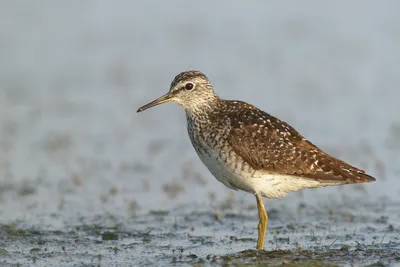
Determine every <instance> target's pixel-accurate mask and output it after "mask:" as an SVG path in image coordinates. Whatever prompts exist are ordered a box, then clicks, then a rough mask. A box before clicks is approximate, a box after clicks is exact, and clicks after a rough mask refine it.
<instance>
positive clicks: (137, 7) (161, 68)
mask: <svg viewBox="0 0 400 267" xmlns="http://www.w3.org/2000/svg"><path fill="white" fill-rule="evenodd" d="M360 3H361V2H360ZM360 3H357V1H356V2H351V3H349V2H347V1H346V2H340V1H339V2H338V1H335V2H332V3H330V4H329V5H328V4H327V3H324V4H321V2H320V1H302V2H301V4H300V3H297V2H296V3H295V2H293V3H292V5H290V6H288V5H287V4H284V3H281V2H279V3H278V2H276V3H268V2H264V1H259V2H257V3H254V6H253V5H249V4H248V3H247V2H243V3H242V2H240V3H239V2H238V3H236V4H231V3H229V6H230V11H229V12H228V11H227V9H226V6H227V4H226V3H225V4H224V3H222V2H221V3H219V2H218V3H216V2H214V1H202V4H201V6H199V7H198V8H193V6H192V4H189V3H188V2H187V1H173V2H171V1H169V2H168V4H167V2H165V3H163V4H161V2H160V3H159V5H161V6H159V8H157V9H154V7H153V4H150V2H143V3H139V2H137V1H125V2H124V1H118V2H110V1H85V2H83V1H78V2H70V1H68V2H64V3H61V2H55V1H46V4H45V5H43V6H42V7H41V8H38V6H37V5H36V4H34V3H33V2H29V3H28V2H27V3H25V4H24V5H20V4H18V3H17V2H16V1H8V2H7V3H6V2H4V1H3V2H2V3H1V4H0V58H1V60H0V235H1V238H0V266H169V265H177V266H209V265H216V266H229V265H234V266H238V265H239V266H240V265H245V264H250V265H258V266H274V265H285V266H328V265H333V266H335V265H337V266H399V264H400V254H399V251H400V240H399V239H400V223H399V222H400V183H399V181H400V180H399V178H400V167H399V166H400V119H399V114H400V111H399V105H398V102H399V101H398V100H399V99H400V90H399V88H400V76H399V75H398V69H399V62H400V54H399V53H398V47H400V16H398V10H400V5H399V2H398V1H385V2H384V3H383V2H382V3H381V2H367V1H362V4H360ZM187 69H200V70H202V71H204V72H205V73H206V74H207V75H208V76H209V78H210V79H211V81H212V82H213V84H214V86H215V89H216V91H217V93H218V94H220V95H221V96H222V97H224V98H230V99H242V100H245V101H248V102H251V103H253V104H255V105H257V106H258V107H260V108H262V109H263V110H266V111H268V112H269V113H271V114H273V115H276V116H278V117H279V118H281V119H283V120H285V121H287V122H288V123H290V124H292V125H293V126H294V127H295V128H297V129H298V130H299V131H300V132H301V133H302V134H303V135H304V136H306V137H307V138H309V139H310V140H311V141H312V142H313V143H315V144H316V145H318V146H320V147H321V148H323V149H324V150H326V151H327V152H329V153H331V154H332V155H334V156H337V157H340V158H341V159H343V160H345V161H348V162H350V163H351V164H352V165H355V166H358V167H360V168H363V169H365V170H367V171H368V173H370V174H371V175H373V176H375V177H376V178H377V181H376V182H374V183H370V184H365V185H351V186H342V187H334V188H323V189H313V190H305V191H302V192H296V193H292V194H289V195H288V196H287V197H285V198H283V199H280V200H267V199H266V200H265V206H266V208H267V210H268V213H269V227H268V231H267V240H266V245H265V250H264V251H259V252H258V251H255V250H254V248H255V245H256V239H257V223H258V216H257V209H256V201H255V198H254V196H252V195H250V194H246V193H244V192H236V191H231V190H229V189H227V188H225V187H224V186H223V185H222V184H220V183H219V182H218V181H216V179H215V178H214V177H212V176H211V175H210V174H209V172H208V170H207V169H206V168H205V167H204V166H203V165H202V163H201V162H200V161H199V159H198V158H197V155H196V154H195V152H194V150H193V148H192V147H191V144H190V141H189V139H188V137H187V134H186V129H185V118H184V113H183V111H182V110H181V109H180V108H179V107H177V106H174V105H172V104H166V105H163V106H160V107H157V108H154V109H152V110H149V111H146V112H144V113H141V114H136V110H137V108H138V107H139V106H141V105H143V104H145V103H147V102H149V101H151V100H153V99H154V98H156V97H158V96H160V95H161V94H164V93H165V92H166V91H167V90H168V87H169V84H170V82H171V80H172V79H173V77H174V76H175V75H176V74H177V73H178V72H180V71H182V70H187Z"/></svg>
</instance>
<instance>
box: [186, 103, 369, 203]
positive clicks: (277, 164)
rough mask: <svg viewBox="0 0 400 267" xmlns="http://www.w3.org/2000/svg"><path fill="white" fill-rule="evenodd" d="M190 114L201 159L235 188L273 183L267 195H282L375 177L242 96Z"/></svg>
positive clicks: (190, 126) (191, 133) (192, 135)
mask: <svg viewBox="0 0 400 267" xmlns="http://www.w3.org/2000/svg"><path fill="white" fill-rule="evenodd" d="M187 118H188V132H189V136H190V139H191V141H192V143H193V145H194V147H195V149H196V151H197V153H198V154H199V156H200V158H201V159H202V161H203V163H204V164H205V165H206V166H207V167H208V168H209V169H210V171H211V172H212V173H213V175H214V176H215V177H216V178H217V179H218V180H220V181H221V182H223V183H224V184H225V185H227V186H228V187H231V188H235V189H241V190H245V191H262V190H264V191H265V189H262V188H264V187H271V188H272V189H273V187H274V186H275V187H276V188H275V189H276V190H275V191H276V192H275V191H274V190H272V191H271V192H269V193H263V195H264V196H266V197H280V196H283V195H285V194H286V193H288V192H290V191H296V190H299V189H303V188H307V187H322V186H328V185H339V184H345V183H363V182H369V181H373V180H375V179H374V178H372V177H371V176H369V175H367V174H366V173H365V172H364V171H363V170H360V169H358V168H355V167H353V166H351V165H349V164H347V163H345V162H344V161H341V160H339V159H336V158H334V157H332V156H330V155H328V154H327V153H325V152H323V151H322V150H321V149H319V148H318V147H317V146H315V145H314V144H312V143H311V142H309V141H308V140H306V139H305V138H304V137H303V136H302V135H301V134H300V133H298V132H297V131H296V130H295V129H294V128H293V127H291V126H290V125H288V124H287V123H285V122H283V121H281V120H279V119H277V118H276V117H274V116H271V115H269V114H268V113H266V112H264V111H262V110H260V109H258V108H256V107H254V106H252V105H250V104H248V103H245V102H242V101H229V100H221V102H220V103H219V104H218V107H215V108H213V109H212V110H209V111H208V112H207V113H202V116H201V117H198V116H196V114H188V113H187ZM221 176H228V177H221ZM241 179H242V180H241ZM243 179H244V181H243ZM246 181H247V182H248V183H250V184H248V183H247V182H246ZM268 181H269V182H268ZM243 182H245V183H247V184H243ZM238 183H239V184H238ZM284 184H286V187H285V186H283V185H284ZM241 187H242V188H241ZM243 187H244V188H243ZM251 187H253V189H251ZM268 190H269V189H268ZM268 190H267V191H268ZM253 193H256V192H253ZM261 193H262V192H261Z"/></svg>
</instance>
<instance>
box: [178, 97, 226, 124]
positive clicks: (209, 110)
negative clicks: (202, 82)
mask: <svg viewBox="0 0 400 267" xmlns="http://www.w3.org/2000/svg"><path fill="white" fill-rule="evenodd" d="M223 105H224V102H223V100H222V99H221V98H219V97H218V96H217V95H215V96H210V97H209V98H207V99H201V100H200V101H196V103H195V104H193V105H191V106H189V107H186V108H185V111H186V115H187V116H189V117H191V118H192V119H194V120H200V121H210V119H211V118H212V117H213V116H215V115H217V114H218V113H219V112H220V111H221V109H222V106H223Z"/></svg>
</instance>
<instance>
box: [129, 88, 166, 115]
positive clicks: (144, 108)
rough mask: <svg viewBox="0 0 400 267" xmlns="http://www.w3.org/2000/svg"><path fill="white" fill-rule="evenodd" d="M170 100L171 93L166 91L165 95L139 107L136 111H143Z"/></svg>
mask: <svg viewBox="0 0 400 267" xmlns="http://www.w3.org/2000/svg"><path fill="white" fill-rule="evenodd" d="M170 100H171V94H170V93H166V94H165V95H163V96H161V97H159V98H157V99H156V100H154V101H152V102H150V103H148V104H146V105H144V106H143V107H140V108H139V109H138V110H137V111H136V112H138V113H139V112H142V111H144V110H146V109H148V108H152V107H154V106H157V105H160V104H162V103H165V102H169V101H170Z"/></svg>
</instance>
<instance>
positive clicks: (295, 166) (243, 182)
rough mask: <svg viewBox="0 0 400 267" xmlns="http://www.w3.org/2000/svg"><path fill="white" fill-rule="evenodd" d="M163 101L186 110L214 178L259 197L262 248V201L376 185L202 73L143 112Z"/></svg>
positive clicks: (179, 82) (190, 75)
mask: <svg viewBox="0 0 400 267" xmlns="http://www.w3.org/2000/svg"><path fill="white" fill-rule="evenodd" d="M164 102H175V103H177V104H179V105H180V106H182V107H183V108H184V109H185V111H186V118H187V129H188V134H189V137H190V141H191V142H192V144H193V147H194V148H195V150H196V152H197V154H198V155H199V158H200V159H201V161H202V162H203V163H204V165H205V166H207V168H208V169H209V170H210V172H211V173H212V174H213V175H214V176H215V178H217V179H218V181H220V182H221V183H223V184H224V185H226V186H227V187H229V188H232V189H235V190H243V191H246V192H250V193H253V194H255V196H256V200H257V207H258V213H259V218H260V222H259V225H258V241H257V249H262V248H263V247H264V239H265V233H266V227H267V224H268V215H267V212H266V210H265V208H264V204H263V201H262V197H267V198H280V197H283V196H285V195H286V194H288V193H289V192H293V191H297V190H301V189H305V188H316V187H324V186H333V185H341V184H351V183H364V182H371V181H375V179H374V178H373V177H371V176H369V175H368V174H366V173H365V171H363V170H360V169H357V168H355V167H353V166H351V165H349V164H347V163H346V162H344V161H341V160H339V159H336V158H334V157H332V156H330V155H328V154H327V153H325V152H324V151H322V150H321V149H319V148H318V147H317V146H315V145H314V144H312V143H311V142H309V141H307V140H306V139H305V138H304V137H303V136H302V135H300V134H299V133H298V132H297V131H296V130H295V129H294V128H293V127H291V126H290V125H288V124H287V123H285V122H283V121H281V120H279V119H277V118H275V117H273V116H271V115H269V114H268V113H266V112H264V111H262V110H260V109H258V108H256V107H254V106H252V105H250V104H247V103H245V102H242V101H230V100H224V99H221V98H219V97H218V96H217V95H216V94H215V92H214V90H213V88H212V85H211V83H210V81H209V80H208V79H207V77H206V76H205V75H204V74H203V73H201V72H199V71H186V72H182V73H180V74H178V75H177V76H176V77H175V79H174V80H173V81H172V83H171V87H170V91H169V92H168V93H167V94H165V95H164V96H161V97H160V98H158V99H156V100H155V101H153V102H151V103H149V104H147V105H145V106H143V107H141V108H139V109H138V112H141V111H143V110H145V109H148V108H150V107H153V106H155V105H158V104H161V103H164Z"/></svg>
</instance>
